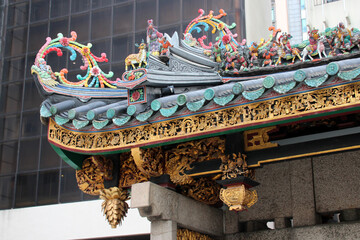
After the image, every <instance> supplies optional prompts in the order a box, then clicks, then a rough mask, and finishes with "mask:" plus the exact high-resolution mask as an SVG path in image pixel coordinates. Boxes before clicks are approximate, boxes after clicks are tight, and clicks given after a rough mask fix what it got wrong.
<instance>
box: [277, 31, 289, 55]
mask: <svg viewBox="0 0 360 240" xmlns="http://www.w3.org/2000/svg"><path fill="white" fill-rule="evenodd" d="M291 38H292V36H291V35H290V34H288V33H286V32H284V33H283V34H281V35H280V37H279V44H280V47H281V48H282V49H283V51H284V52H285V57H288V56H291V55H292V48H291V45H290V39H291Z"/></svg>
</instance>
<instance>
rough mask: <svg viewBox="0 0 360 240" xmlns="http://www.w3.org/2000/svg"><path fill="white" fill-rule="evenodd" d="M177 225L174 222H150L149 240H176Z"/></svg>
mask: <svg viewBox="0 0 360 240" xmlns="http://www.w3.org/2000/svg"><path fill="white" fill-rule="evenodd" d="M176 231H177V225H176V222H174V221H170V220H168V221H161V220H160V221H152V222H151V234H150V239H151V240H176Z"/></svg>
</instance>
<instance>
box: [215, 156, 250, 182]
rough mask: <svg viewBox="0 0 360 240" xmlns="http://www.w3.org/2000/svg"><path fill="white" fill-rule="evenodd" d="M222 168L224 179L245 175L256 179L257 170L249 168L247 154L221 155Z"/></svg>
mask: <svg viewBox="0 0 360 240" xmlns="http://www.w3.org/2000/svg"><path fill="white" fill-rule="evenodd" d="M220 170H221V172H222V178H221V179H222V180H225V179H232V178H237V177H239V176H245V177H249V178H252V179H254V178H255V171H254V170H251V169H248V165H247V163H246V155H245V154H241V153H238V154H235V153H233V154H232V155H224V156H223V157H221V165H220Z"/></svg>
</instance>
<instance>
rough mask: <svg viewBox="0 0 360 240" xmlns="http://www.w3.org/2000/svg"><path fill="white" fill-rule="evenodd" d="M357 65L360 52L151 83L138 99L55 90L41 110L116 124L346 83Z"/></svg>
mask: <svg viewBox="0 0 360 240" xmlns="http://www.w3.org/2000/svg"><path fill="white" fill-rule="evenodd" d="M313 65H316V64H313ZM359 65H360V58H354V59H347V60H340V61H336V62H331V63H329V64H327V65H321V66H311V67H308V68H303V69H299V70H296V71H286V72H280V73H274V74H269V75H262V76H260V77H259V76H255V77H252V79H251V78H250V79H247V80H244V78H241V77H240V78H236V77H232V78H230V79H226V80H227V82H225V83H221V84H218V85H215V86H209V85H206V84H205V86H197V87H193V88H190V87H189V88H186V87H183V88H175V89H174V88H173V87H172V86H169V87H168V92H169V93H170V94H171V95H166V94H162V93H161V92H159V89H157V88H155V87H152V86H147V91H148V92H151V93H152V94H150V95H149V96H150V98H149V99H148V101H147V102H145V103H138V104H129V101H128V100H123V99H119V98H115V99H112V98H101V99H98V98H93V99H90V100H88V101H87V102H84V100H83V99H81V98H80V99H79V98H75V97H65V96H61V97H60V96H58V95H51V96H49V97H48V98H47V99H46V100H45V101H44V102H43V103H42V105H41V111H40V113H41V117H43V118H50V117H51V118H53V119H54V120H55V122H56V123H57V124H58V125H63V126H64V127H67V128H70V129H74V130H81V131H82V130H83V131H96V130H99V129H101V130H107V129H111V130H114V129H116V128H124V127H132V126H136V125H141V124H143V123H147V122H157V121H164V120H166V119H172V118H177V117H181V116H185V115H192V114H199V113H202V112H206V111H210V110H214V109H221V108H224V107H225V108H229V107H234V106H240V105H243V104H248V103H254V102H258V101H261V100H265V99H271V98H280V97H285V96H289V95H293V94H297V93H301V92H309V91H313V90H316V89H321V88H325V87H331V86H335V85H339V84H344V83H346V82H349V81H352V80H353V79H355V78H356V77H357V76H358V75H359V74H360V68H359V67H358V66H359ZM336 76H337V77H338V78H335V77H336ZM165 95H166V96H165ZM91 129H93V130H91Z"/></svg>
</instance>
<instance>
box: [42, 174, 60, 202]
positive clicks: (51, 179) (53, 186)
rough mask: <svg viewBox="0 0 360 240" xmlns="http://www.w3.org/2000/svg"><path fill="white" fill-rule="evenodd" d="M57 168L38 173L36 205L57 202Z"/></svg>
mask: <svg viewBox="0 0 360 240" xmlns="http://www.w3.org/2000/svg"><path fill="white" fill-rule="evenodd" d="M58 190H59V170H53V171H46V172H40V173H39V182H38V199H37V201H38V205H43V204H53V203H57V202H58Z"/></svg>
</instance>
